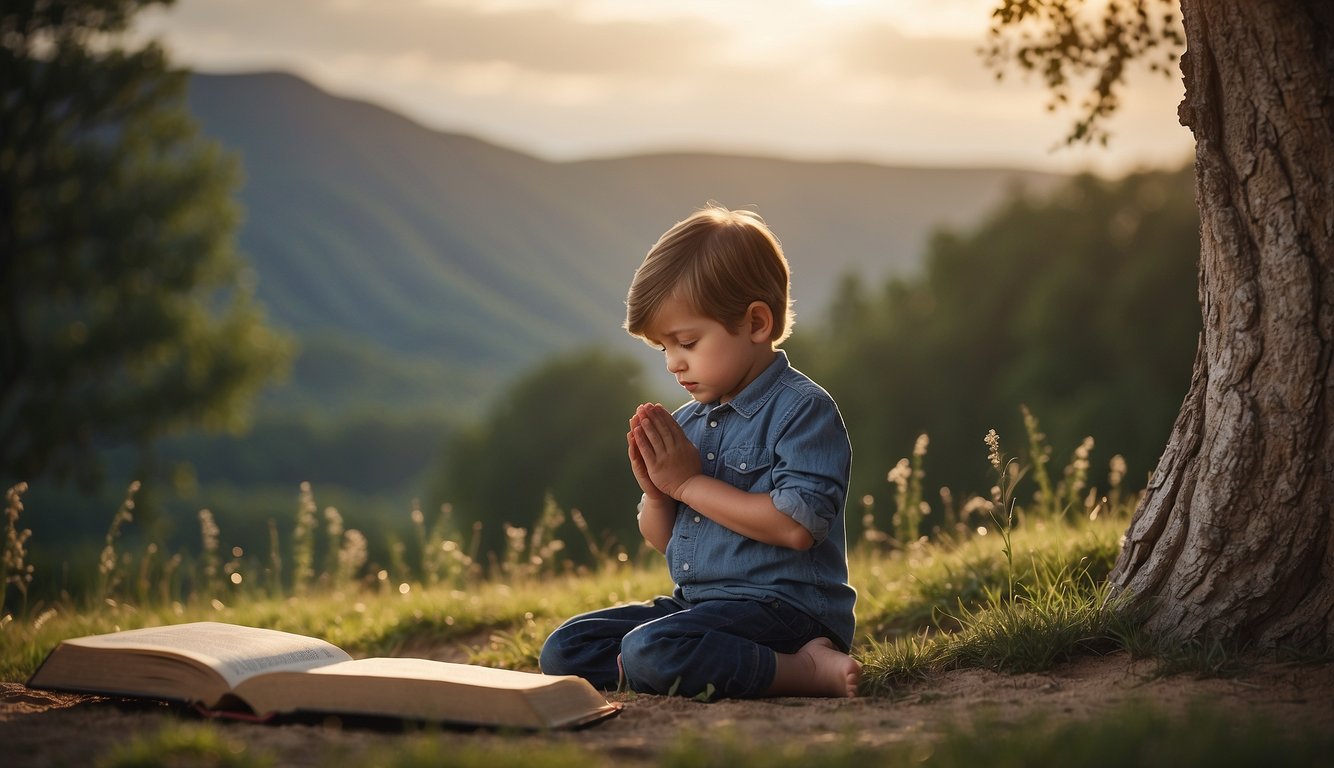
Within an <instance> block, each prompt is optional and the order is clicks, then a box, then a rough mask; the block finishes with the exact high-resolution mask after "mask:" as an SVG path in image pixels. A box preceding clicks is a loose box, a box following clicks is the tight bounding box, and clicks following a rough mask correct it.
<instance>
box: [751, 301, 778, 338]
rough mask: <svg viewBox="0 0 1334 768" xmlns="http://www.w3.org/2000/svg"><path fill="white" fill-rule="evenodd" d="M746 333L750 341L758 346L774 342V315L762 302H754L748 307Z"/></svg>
mask: <svg viewBox="0 0 1334 768" xmlns="http://www.w3.org/2000/svg"><path fill="white" fill-rule="evenodd" d="M745 322H746V331H747V333H748V334H749V335H750V340H751V341H752V342H754V343H756V344H763V343H767V342H770V341H773V332H774V313H773V310H771V309H769V305H768V304H765V303H764V302H762V301H752V302H751V303H750V306H749V307H746V320H745Z"/></svg>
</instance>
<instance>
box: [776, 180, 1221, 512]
mask: <svg viewBox="0 0 1334 768" xmlns="http://www.w3.org/2000/svg"><path fill="white" fill-rule="evenodd" d="M1190 190H1191V175H1190V172H1189V171H1187V170H1182V171H1178V172H1174V173H1167V172H1147V173H1139V174H1134V175H1131V176H1128V177H1126V178H1124V179H1121V180H1119V181H1104V180H1100V179H1097V178H1095V177H1093V176H1081V177H1078V178H1076V179H1074V180H1073V181H1072V182H1071V183H1070V184H1069V185H1067V186H1066V187H1064V188H1062V189H1059V190H1057V191H1055V192H1054V193H1053V194H1052V195H1051V196H1050V197H1047V198H1041V199H1039V198H1034V197H1033V196H1030V195H1027V194H1024V193H1022V192H1016V194H1015V195H1014V196H1013V197H1012V198H1011V199H1010V200H1009V202H1008V203H1006V204H1005V205H1003V206H1002V207H1001V208H1000V209H998V210H997V211H996V212H995V213H994V214H993V215H992V216H991V217H990V218H989V219H988V220H987V221H985V222H984V223H982V224H981V225H979V226H978V227H977V228H975V229H973V230H972V231H968V232H957V231H949V230H942V231H940V232H938V233H937V235H936V236H935V238H934V239H933V240H932V243H931V247H930V251H929V253H928V255H927V260H926V268H925V272H924V273H923V274H920V275H917V276H913V277H904V278H894V279H891V280H889V281H888V282H887V283H886V284H885V285H884V286H883V288H882V289H881V291H880V292H879V293H876V294H872V293H869V292H868V291H867V290H866V289H865V288H864V287H863V286H862V285H861V284H860V283H859V282H857V281H856V280H852V279H849V280H846V281H845V283H844V286H843V289H842V293H841V297H840V299H839V300H837V301H836V302H835V304H834V305H833V307H832V309H831V312H830V314H829V316H828V318H827V319H826V320H825V323H824V325H823V326H818V327H813V326H810V325H807V326H798V329H797V335H796V337H795V338H794V339H793V340H792V341H791V342H789V345H788V346H789V351H790V352H791V354H792V356H793V361H794V362H795V363H796V364H797V365H798V366H799V367H801V368H803V369H804V370H806V371H807V372H808V373H811V374H812V375H813V376H814V377H815V379H816V380H817V381H819V382H821V384H823V385H824V386H825V387H826V388H827V389H829V391H830V392H831V393H833V395H834V397H835V399H837V400H838V403H839V407H840V408H841V409H842V410H843V413H844V417H845V418H846V420H847V421H848V423H849V424H851V425H854V427H853V429H851V435H852V440H853V455H854V456H855V457H856V460H855V461H854V462H853V482H852V492H853V493H852V496H851V498H859V497H861V496H862V495H863V494H871V495H876V494H880V493H882V492H886V491H888V490H890V489H889V488H887V484H886V479H885V472H886V469H887V468H889V467H893V466H894V465H895V461H896V460H897V457H898V456H901V455H903V452H905V451H906V449H907V448H908V441H909V440H910V439H911V438H912V436H914V435H918V434H921V433H923V432H927V431H929V432H930V435H931V451H932V454H933V456H934V457H935V460H934V461H933V465H934V467H935V469H934V470H933V475H934V483H933V487H934V488H939V487H941V486H942V485H943V486H948V487H950V488H953V489H955V490H956V491H960V490H963V491H969V490H972V491H976V490H980V489H984V488H988V487H990V485H991V483H990V482H989V481H987V480H986V479H985V478H984V477H982V475H981V473H980V472H977V471H975V470H974V468H975V467H977V466H978V464H977V462H975V461H974V460H973V457H974V456H976V455H977V452H978V451H980V450H982V445H981V440H980V437H979V436H980V435H982V434H984V433H985V432H986V430H987V429H989V428H992V427H996V428H999V429H1000V430H1001V431H1002V432H1008V433H1012V434H1019V433H1021V428H1020V425H1019V424H1017V423H1016V422H1017V421H1018V418H1019V414H1020V406H1021V405H1027V406H1029V408H1030V409H1031V411H1032V412H1034V413H1040V414H1042V415H1043V418H1044V420H1045V422H1046V423H1048V424H1050V425H1055V426H1053V427H1051V429H1050V431H1051V433H1052V434H1051V436H1050V443H1051V444H1053V445H1056V446H1058V447H1059V450H1061V451H1066V450H1070V449H1073V447H1074V446H1076V445H1078V444H1079V442H1080V440H1081V439H1082V438H1083V437H1085V436H1087V435H1094V434H1096V435H1097V436H1098V439H1099V440H1100V441H1101V444H1102V445H1105V446H1108V447H1111V448H1113V450H1114V452H1116V453H1118V454H1121V455H1123V456H1124V458H1125V461H1126V462H1127V463H1128V464H1129V466H1130V467H1131V468H1132V469H1131V471H1133V472H1135V473H1139V474H1138V476H1139V477H1142V476H1144V475H1145V474H1147V473H1148V471H1149V470H1150V469H1151V468H1152V462H1153V461H1154V460H1155V459H1156V457H1157V454H1158V451H1159V450H1160V449H1161V448H1162V445H1163V441H1164V440H1165V438H1166V435H1167V431H1168V428H1169V427H1170V426H1171V423H1172V418H1173V416H1174V415H1175V413H1176V408H1177V406H1178V405H1179V404H1180V398H1181V396H1182V394H1183V393H1184V392H1185V390H1186V387H1187V384H1188V383H1189V374H1190V361H1191V358H1192V352H1193V351H1194V348H1195V343H1196V337H1197V335H1198V330H1199V326H1200V317H1199V308H1198V304H1197V302H1196V301H1195V284H1196V279H1197V278H1196V272H1195V261H1196V257H1195V254H1196V253H1198V250H1199V249H1198V226H1199V225H1198V218H1197V214H1196V212H1195V209H1194V204H1193V197H1192V196H1191V192H1190ZM1007 414H1008V415H1009V418H1008V419H1005V418H1004V417H1005V415H1007ZM1066 446H1070V448H1069V449H1067V448H1066ZM1135 485H1136V487H1138V485H1139V484H1138V482H1137V481H1136V482H1135ZM926 495H927V496H928V497H931V496H934V494H926ZM955 495H956V496H957V497H959V498H963V494H962V493H956V494H955Z"/></svg>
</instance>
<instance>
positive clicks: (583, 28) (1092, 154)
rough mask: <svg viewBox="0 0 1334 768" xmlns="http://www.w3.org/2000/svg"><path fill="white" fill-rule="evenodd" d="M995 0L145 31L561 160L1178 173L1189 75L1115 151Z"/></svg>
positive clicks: (816, 0)
mask: <svg viewBox="0 0 1334 768" xmlns="http://www.w3.org/2000/svg"><path fill="white" fill-rule="evenodd" d="M994 5H995V0H935V1H934V2H932V3H929V4H927V3H921V2H909V1H908V0H887V1H883V2H869V1H860V0H804V1H799V0H784V2H782V3H774V2H772V0H728V1H727V2H720V1H719V0H489V1H477V0H473V1H471V2H469V1H467V0H392V2H386V1H384V0H380V1H373V0H282V2H273V0H180V1H179V2H178V3H177V4H176V5H175V6H173V7H171V8H169V9H167V10H165V11H155V12H152V13H150V14H145V16H144V17H143V18H142V20H141V23H140V24H139V30H140V31H141V32H142V33H144V34H146V35H152V36H156V37H159V38H160V39H162V40H163V41H164V42H165V43H166V45H167V47H168V48H169V50H170V51H171V52H172V54H173V56H174V58H175V60H176V61H178V62H179V63H181V64H184V65H188V66H192V67H194V68H196V69H198V70H201V71H205V72H249V71H258V70H286V71H290V72H293V73H296V74H298V75H300V76H302V77H305V78H307V79H309V80H311V81H313V82H315V83H316V84H317V85H319V86H321V87H323V88H325V89H326V90H329V91H331V92H333V93H336V94H339V95H343V96H349V97H354V98H361V99H366V100H369V101H373V102H376V103H378V104H381V105H383V106H386V107H389V108H392V109H394V110H397V111H399V112H402V113H404V114H406V115H408V116H410V117H412V118H414V119H416V120H418V121H420V122H422V123H423V124H426V125H428V126H431V127H433V128H437V129H440V130H446V131H456V132H463V133H469V134H473V135H477V136H480V137H483V138H487V139H490V140H492V141H495V142H498V143H501V144H505V145H507V146H511V147H513V148H516V149H520V150H524V151H527V152H531V153H533V154H536V155H539V156H542V157H546V158H549V159H556V160H562V159H578V158H585V157H598V156H608V155H623V154H632V153H639V152H653V151H663V150H707V151H724V152H740V153H747V154H764V155H774V156H782V157H793V158H809V159H839V160H869V161H873V162H882V163H890V164H911V165H946V166H976V165H985V166H998V165H1003V166H1021V167H1028V168H1041V169H1051V170H1067V171H1068V170H1085V169H1088V170H1095V171H1099V172H1103V173H1108V174H1119V173H1122V172H1125V171H1128V170H1131V169H1134V168H1136V167H1142V166H1149V165H1152V166H1163V165H1172V166H1175V165H1178V164H1180V163H1182V162H1185V161H1186V160H1187V159H1188V158H1189V157H1190V153H1191V148H1192V142H1191V136H1190V133H1189V131H1187V130H1186V129H1185V128H1183V127H1181V126H1180V125H1178V124H1177V120H1176V105H1177V103H1178V102H1179V101H1180V98H1181V83H1180V77H1179V76H1175V75H1174V76H1173V77H1171V78H1167V77H1163V76H1162V75H1160V74H1152V73H1150V72H1148V71H1147V69H1146V68H1136V69H1134V70H1133V71H1132V75H1131V80H1130V87H1129V89H1128V90H1127V91H1126V93H1125V94H1124V97H1123V100H1122V101H1123V103H1122V110H1121V113H1120V115H1119V116H1118V117H1117V118H1116V119H1115V120H1114V121H1113V122H1112V123H1111V124H1110V129H1111V132H1112V142H1111V146H1110V147H1109V148H1088V147H1081V148H1076V149H1069V148H1062V147H1061V139H1062V137H1063V136H1064V135H1065V133H1066V131H1067V130H1068V129H1069V127H1070V125H1071V123H1072V121H1073V119H1074V116H1073V115H1072V114H1069V113H1063V112H1055V113H1051V112H1048V111H1047V109H1046V103H1047V94H1046V92H1045V91H1044V89H1043V86H1042V84H1041V82H1040V81H1039V80H1038V78H1036V77H1028V78H1025V77H1024V76H1023V75H1022V74H1021V73H1019V72H1018V71H1017V70H1014V69H1011V70H1007V73H1006V78H1005V79H1004V80H1003V81H1002V82H999V83H998V82H997V81H996V78H995V75H994V73H993V72H991V71H989V70H988V69H987V68H986V67H985V66H984V64H983V62H982V58H981V56H979V55H978V53H977V49H978V47H979V46H980V45H981V43H982V40H983V37H984V34H985V31H986V28H987V23H988V20H989V18H990V14H991V9H992V7H993V6H994Z"/></svg>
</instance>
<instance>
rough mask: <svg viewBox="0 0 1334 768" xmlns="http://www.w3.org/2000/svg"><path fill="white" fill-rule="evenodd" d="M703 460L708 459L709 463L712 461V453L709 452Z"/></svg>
mask: <svg viewBox="0 0 1334 768" xmlns="http://www.w3.org/2000/svg"><path fill="white" fill-rule="evenodd" d="M705 458H706V459H708V460H709V461H713V452H712V451H710V452H709V454H708V455H707V456H705Z"/></svg>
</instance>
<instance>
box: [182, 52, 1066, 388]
mask: <svg viewBox="0 0 1334 768" xmlns="http://www.w3.org/2000/svg"><path fill="white" fill-rule="evenodd" d="M188 106H189V109H190V111H191V113H192V114H193V115H194V117H195V118H196V119H197V120H198V122H199V123H200V124H201V127H202V130H203V132H204V133H205V134H207V135H208V136H211V137H213V138H214V139H216V140H217V141H218V142H219V143H220V144H221V145H222V146H223V147H224V148H225V149H227V150H228V151H229V152H231V153H233V154H234V155H235V156H236V157H237V158H238V159H239V161H240V163H241V164H242V167H243V171H244V182H243V184H242V187H241V189H240V190H239V196H240V202H241V204H242V206H243V208H244V210H245V219H244V223H243V225H242V227H241V229H240V231H239V233H238V240H239V246H240V250H241V251H242V253H243V255H244V257H245V259H246V260H247V262H248V264H249V266H250V268H251V269H253V273H254V277H255V279H256V286H257V294H258V298H259V299H260V300H261V301H262V302H263V303H264V305H265V307H266V309H267V312H268V314H269V318H270V320H271V322H272V323H273V324H274V325H276V326H278V327H280V328H283V329H286V330H287V331H289V332H290V333H291V334H292V335H293V336H294V337H295V338H296V339H297V341H298V343H299V348H300V350H301V351H300V354H299V357H298V359H297V361H296V364H295V368H294V372H293V376H292V378H291V381H290V382H288V383H287V384H286V385H285V386H283V387H281V388H279V389H277V390H276V391H274V392H273V393H272V394H271V395H270V397H269V400H268V405H269V406H278V407H282V408H293V407H299V408H304V409H314V410H317V411H327V412H339V411H342V410H346V409H348V408H359V407H360V408H366V409H375V408H398V409H409V410H410V409H412V408H420V407H428V408H432V409H437V410H445V411H450V412H453V413H465V412H468V411H470V410H472V409H473V408H475V407H476V406H479V405H481V404H483V403H485V402H486V401H487V399H488V398H489V397H490V396H492V395H493V393H494V392H495V391H496V388H497V386H498V385H500V384H501V383H502V382H504V381H505V380H507V379H508V378H510V377H512V376H514V375H515V374H516V373H518V372H520V371H522V370H524V369H525V368H528V367H530V366H532V365H534V364H536V363H538V362H540V361H542V360H544V359H546V358H549V357H551V356H553V355H556V354H559V353H560V352H562V351H568V350H570V349H573V348H576V347H580V346H586V345H590V344H602V345H605V346H609V347H612V348H616V349H636V348H640V347H641V346H642V345H639V344H638V342H634V341H633V340H631V339H629V338H628V337H627V336H626V335H625V333H624V332H623V331H622V330H621V329H620V323H621V320H622V319H623V313H624V304H623V301H624V296H625V290H626V287H627V286H628V284H629V282H630V278H631V276H632V274H633V272H634V269H635V267H636V266H638V264H639V262H640V260H641V259H642V258H643V256H644V254H645V253H646V252H647V250H648V248H649V247H650V246H651V245H652V244H653V242H654V240H655V239H656V238H657V237H658V235H659V234H661V233H662V232H663V231H664V230H666V229H667V228H668V227H669V226H670V225H672V224H673V223H674V222H676V221H678V220H680V219H682V218H684V217H685V216H687V215H689V214H690V213H691V212H692V211H694V210H695V209H697V208H699V207H700V206H702V205H704V204H705V203H707V202H709V201H716V202H718V203H721V204H723V205H726V206H729V207H750V208H753V209H755V210H757V211H758V212H759V213H760V214H761V215H763V216H764V217H765V219H766V220H767V221H768V222H769V224H770V225H771V226H772V228H773V229H774V231H775V233H776V234H777V235H778V237H779V238H780V239H781V240H782V242H783V245H784V248H785V250H786V252H787V255H788V257H789V260H790V262H791V265H792V272H793V286H794V288H793V295H794V298H795V303H796V310H797V314H798V317H799V318H803V317H804V318H807V320H806V321H807V322H810V321H811V320H810V319H811V318H815V319H818V318H819V317H821V316H822V315H823V313H824V312H825V311H826V308H827V306H828V303H829V301H830V300H831V297H832V296H833V295H834V292H835V289H836V287H837V284H838V282H839V280H840V279H841V278H842V276H844V275H846V274H855V275H859V276H861V277H863V278H867V279H870V280H874V281H875V282H877V283H878V282H880V281H881V280H883V279H884V278H885V277H886V276H888V275H890V274H894V273H905V272H908V271H911V270H914V269H916V268H917V266H918V264H919V263H920V261H921V259H922V256H923V253H924V250H925V247H926V243H927V242H928V238H929V237H930V236H931V233H932V232H933V231H935V230H936V229H937V228H940V227H955V228H958V227H966V226H968V225H970V224H972V223H973V222H976V221H977V220H979V218H980V217H981V216H983V215H984V214H985V213H986V212H987V211H988V210H989V209H990V208H991V207H992V206H994V205H996V204H997V203H998V202H999V201H1000V200H1001V199H1002V198H1003V197H1004V196H1005V195H1006V194H1007V193H1008V192H1009V191H1011V190H1012V189H1013V188H1014V187H1016V186H1020V185H1023V186H1026V187H1027V188H1029V189H1047V188H1050V187H1051V186H1052V185H1054V184H1055V183H1056V182H1058V181H1059V180H1060V179H1061V178H1062V177H1060V176H1056V175H1052V174H1045V173H1037V172H1030V171H1023V170H1016V169H1004V168H974V169H954V168H914V167H889V166H884V165H876V164H871V163H863V162H815V161H797V160H790V159H781V158H772V157H758V156H749V157H748V156H736V155H722V154H708V153H675V154H666V153H664V154H646V155H637V156H628V157H610V158H597V159H587V160H581V161H574V162H553V161H549V160H545V159H542V158H538V157H535V156H532V155H529V154H525V153H523V152H520V151H516V150H513V149H508V148H505V147H502V146H498V145H496V144H493V143H490V142H488V141H485V140H483V139H480V138H476V137H472V136H466V135H461V134H457V133H448V132H442V131H439V130H434V129H431V128H428V127H426V126H423V125H421V124H419V123H417V122H414V121H413V120H411V119H409V118H407V117H405V116H403V115H401V114H397V113H395V112H393V111H391V110H388V109H385V108H382V107H380V106H376V105H374V104H371V103H367V102H364V101H357V100H353V99H348V98H343V97H339V96H335V95H332V94H330V93H327V92H325V91H323V90H321V89H319V88H317V87H315V86H314V85H312V84H311V83H309V82H306V81H304V80H302V79H300V78H298V77H296V76H293V75H290V74H284V73H275V72H264V73H252V74H228V75H220V74H195V75H193V76H192V78H191V82H190V90H189V97H188ZM887 140H888V137H887ZM798 327H800V320H799V323H798Z"/></svg>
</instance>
